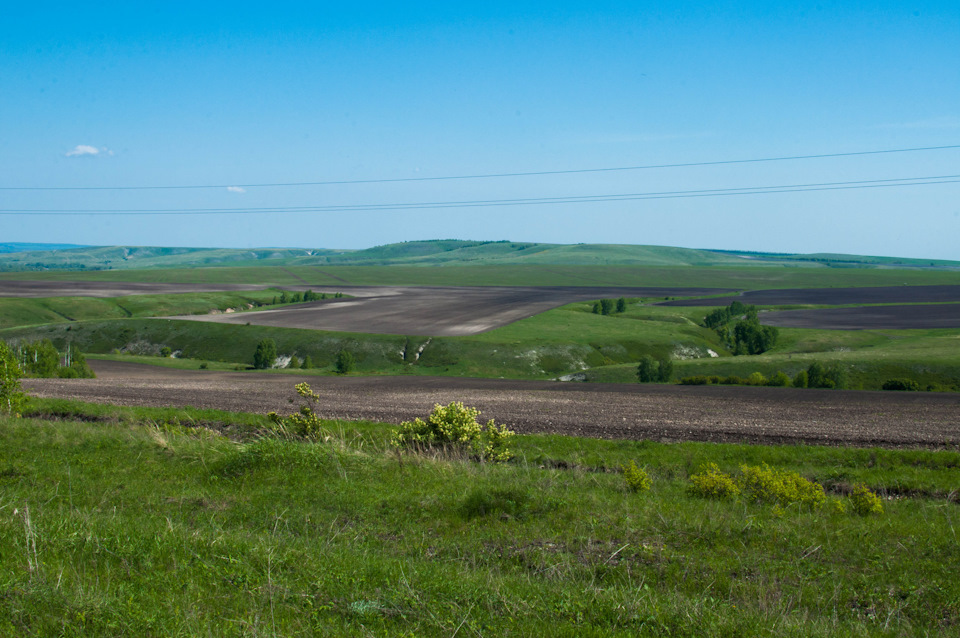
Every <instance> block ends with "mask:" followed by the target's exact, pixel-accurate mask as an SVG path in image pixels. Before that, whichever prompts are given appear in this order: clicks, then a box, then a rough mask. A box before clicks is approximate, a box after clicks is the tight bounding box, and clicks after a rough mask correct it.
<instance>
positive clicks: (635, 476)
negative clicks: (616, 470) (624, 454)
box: [620, 461, 653, 492]
mask: <svg viewBox="0 0 960 638" xmlns="http://www.w3.org/2000/svg"><path fill="white" fill-rule="evenodd" d="M620 469H621V470H623V480H624V482H625V483H626V484H627V489H628V490H630V491H631V492H646V491H647V490H649V489H650V486H651V485H653V480H652V479H651V478H650V475H649V474H647V471H646V470H644V469H642V468H639V467H637V464H636V463H635V462H633V461H630V463H628V464H627V465H622V466H620Z"/></svg>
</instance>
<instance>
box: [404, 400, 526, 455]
mask: <svg viewBox="0 0 960 638" xmlns="http://www.w3.org/2000/svg"><path fill="white" fill-rule="evenodd" d="M479 415H480V411H479V410H477V409H476V408H468V407H466V406H464V405H463V403H461V402H460V401H454V402H453V403H450V404H449V405H446V406H443V405H440V404H439V403H438V404H436V405H435V406H433V411H432V412H431V413H430V416H428V417H427V420H426V421H424V420H422V419H420V418H419V417H418V418H416V419H414V420H413V421H404V422H402V423H401V424H400V427H399V428H398V429H397V431H396V432H395V433H394V435H393V440H392V443H393V445H394V446H395V447H397V448H412V449H419V450H426V449H435V450H436V449H439V450H441V451H444V452H449V453H453V454H467V455H471V456H474V457H476V458H479V459H481V460H484V461H498V462H502V461H508V460H510V457H511V456H513V454H512V453H511V452H510V449H509V447H508V443H509V441H510V439H511V438H512V437H513V436H514V433H513V431H512V430H509V429H507V427H506V426H505V425H497V424H495V423H494V422H493V420H490V421H488V422H487V424H486V425H481V424H480V423H479V422H478V421H477V417H478V416H479Z"/></svg>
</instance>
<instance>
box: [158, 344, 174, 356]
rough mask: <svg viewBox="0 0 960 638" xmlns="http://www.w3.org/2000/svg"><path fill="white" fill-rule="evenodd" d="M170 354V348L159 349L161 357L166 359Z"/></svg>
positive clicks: (171, 351) (171, 352)
mask: <svg viewBox="0 0 960 638" xmlns="http://www.w3.org/2000/svg"><path fill="white" fill-rule="evenodd" d="M172 354H173V350H171V349H170V346H163V347H162V348H160V356H161V357H163V358H165V359H166V358H168V357H169V356H170V355H172Z"/></svg>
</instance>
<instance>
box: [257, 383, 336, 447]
mask: <svg viewBox="0 0 960 638" xmlns="http://www.w3.org/2000/svg"><path fill="white" fill-rule="evenodd" d="M294 388H295V389H296V391H297V394H299V395H300V396H301V397H303V398H304V399H306V400H307V401H308V403H302V404H301V405H300V411H299V412H294V413H293V414H291V415H289V416H280V415H279V414H277V413H276V412H270V413H269V414H267V418H269V419H270V420H271V421H272V422H273V424H274V428H275V429H276V430H277V432H279V433H280V434H287V435H294V436H300V437H304V438H308V439H318V438H321V437H322V436H323V435H324V434H325V431H324V429H323V423H322V421H321V420H320V417H319V416H317V414H316V413H315V412H314V411H313V408H311V407H310V403H318V402H319V401H320V395H318V394H317V393H316V392H314V391H313V389H312V388H310V385H309V384H308V383H298V384H297V385H296V386H294Z"/></svg>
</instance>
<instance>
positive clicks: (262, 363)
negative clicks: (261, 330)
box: [253, 339, 277, 370]
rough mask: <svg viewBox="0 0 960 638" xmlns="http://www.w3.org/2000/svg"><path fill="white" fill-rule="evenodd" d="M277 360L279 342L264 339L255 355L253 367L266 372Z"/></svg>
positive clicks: (258, 345)
mask: <svg viewBox="0 0 960 638" xmlns="http://www.w3.org/2000/svg"><path fill="white" fill-rule="evenodd" d="M276 360H277V342H276V341H274V340H273V339H262V340H261V341H260V343H258V344H257V350H256V351H255V352H254V353H253V367H254V368H256V369H257V370H266V369H267V368H270V367H272V366H273V362H274V361H276Z"/></svg>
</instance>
